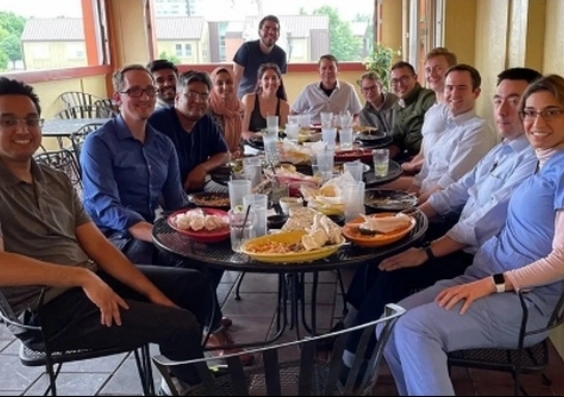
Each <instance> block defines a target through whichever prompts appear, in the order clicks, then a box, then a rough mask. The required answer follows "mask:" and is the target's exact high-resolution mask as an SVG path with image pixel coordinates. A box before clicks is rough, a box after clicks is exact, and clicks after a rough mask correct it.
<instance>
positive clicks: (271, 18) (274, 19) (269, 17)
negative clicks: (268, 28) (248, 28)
mask: <svg viewBox="0 0 564 397" xmlns="http://www.w3.org/2000/svg"><path fill="white" fill-rule="evenodd" d="M266 21H269V22H274V23H275V24H276V25H278V27H279V28H280V20H279V19H278V17H277V16H275V15H267V16H265V17H264V18H262V19H261V20H260V22H259V30H260V29H262V26H263V25H264V23H265V22H266Z"/></svg>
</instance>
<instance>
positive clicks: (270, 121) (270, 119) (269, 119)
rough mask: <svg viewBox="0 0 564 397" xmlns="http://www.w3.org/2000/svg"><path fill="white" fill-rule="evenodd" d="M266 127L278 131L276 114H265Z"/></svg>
mask: <svg viewBox="0 0 564 397" xmlns="http://www.w3.org/2000/svg"><path fill="white" fill-rule="evenodd" d="M266 129H267V131H268V132H271V133H272V132H276V133H278V116H266Z"/></svg>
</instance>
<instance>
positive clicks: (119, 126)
mask: <svg viewBox="0 0 564 397" xmlns="http://www.w3.org/2000/svg"><path fill="white" fill-rule="evenodd" d="M169 109H172V108H169ZM109 123H113V124H114V130H115V131H116V136H117V139H118V140H120V141H125V140H126V139H135V137H134V136H133V134H132V133H131V131H130V130H129V127H128V126H127V124H125V120H124V119H123V117H121V114H120V115H118V116H116V117H115V118H113V119H112V120H111V121H109ZM152 130H153V128H152V127H151V125H150V124H149V123H147V125H146V126H145V142H147V141H148V140H149V139H151V136H152V134H153V133H152Z"/></svg>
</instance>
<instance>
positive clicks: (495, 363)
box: [448, 291, 564, 396]
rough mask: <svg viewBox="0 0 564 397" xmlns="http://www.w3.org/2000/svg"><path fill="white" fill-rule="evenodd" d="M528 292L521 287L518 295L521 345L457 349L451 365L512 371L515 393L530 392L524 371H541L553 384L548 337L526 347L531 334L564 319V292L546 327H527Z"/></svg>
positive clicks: (543, 377) (545, 380) (556, 325)
mask: <svg viewBox="0 0 564 397" xmlns="http://www.w3.org/2000/svg"><path fill="white" fill-rule="evenodd" d="M526 295H527V293H526V292H522V291H519V292H518V296H519V300H520V302H521V309H522V313H523V315H522V319H521V327H520V329H519V339H518V341H517V349H468V350H457V351H454V352H450V353H449V354H448V364H449V367H466V368H478V369H486V370H491V371H503V372H509V373H510V374H511V376H512V377H513V385H514V393H515V395H516V396H518V395H519V392H522V393H523V395H528V394H527V392H526V390H525V389H524V388H523V385H522V384H521V382H520V376H521V374H522V373H539V372H540V373H541V376H542V380H543V383H544V385H545V386H550V384H551V383H552V382H551V380H550V379H549V378H548V377H547V376H546V375H545V374H544V370H545V367H546V366H547V365H548V361H549V356H548V343H549V340H548V337H547V338H546V339H544V340H543V341H542V342H539V343H537V344H535V345H533V346H530V347H524V346H523V345H524V340H525V338H526V337H527V336H530V335H536V334H539V333H543V332H547V331H550V330H552V329H554V328H556V327H558V326H559V325H561V324H562V323H564V293H563V294H562V295H561V296H560V299H559V301H558V303H557V305H556V307H555V308H554V311H553V312H552V315H551V317H550V319H549V321H548V323H547V324H546V326H545V327H543V328H540V329H536V330H532V331H527V320H528V316H529V311H528V309H527V304H526V302H525V297H526Z"/></svg>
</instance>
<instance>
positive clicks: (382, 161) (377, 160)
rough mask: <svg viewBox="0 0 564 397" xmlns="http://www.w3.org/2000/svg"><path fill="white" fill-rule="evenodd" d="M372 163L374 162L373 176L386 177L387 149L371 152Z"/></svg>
mask: <svg viewBox="0 0 564 397" xmlns="http://www.w3.org/2000/svg"><path fill="white" fill-rule="evenodd" d="M372 161H373V162H374V175H376V176H378V177H385V176H386V175H388V164H389V161H390V150H389V149H374V150H372Z"/></svg>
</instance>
